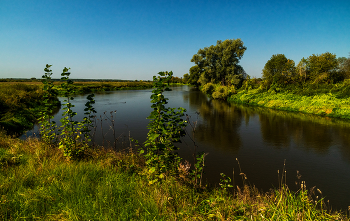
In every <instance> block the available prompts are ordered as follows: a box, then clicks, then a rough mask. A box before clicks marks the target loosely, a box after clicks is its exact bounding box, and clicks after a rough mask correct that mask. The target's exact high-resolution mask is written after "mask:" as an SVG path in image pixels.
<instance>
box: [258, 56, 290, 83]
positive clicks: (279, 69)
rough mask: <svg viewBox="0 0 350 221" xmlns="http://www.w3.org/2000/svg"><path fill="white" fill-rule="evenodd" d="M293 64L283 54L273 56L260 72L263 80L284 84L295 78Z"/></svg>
mask: <svg viewBox="0 0 350 221" xmlns="http://www.w3.org/2000/svg"><path fill="white" fill-rule="evenodd" d="M295 73H296V69H295V63H294V61H293V60H291V59H287V58H286V56H285V55H284V54H274V55H272V57H271V58H270V60H268V61H267V62H266V64H265V66H264V69H263V70H262V75H263V78H265V79H267V80H269V81H271V82H277V81H278V82H280V83H282V82H285V81H288V80H290V79H292V77H294V76H295Z"/></svg>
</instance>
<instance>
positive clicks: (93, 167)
mask: <svg viewBox="0 0 350 221" xmlns="http://www.w3.org/2000/svg"><path fill="white" fill-rule="evenodd" d="M144 169H145V162H144V159H143V157H142V156H141V155H139V154H138V153H135V152H133V151H128V150H126V151H124V152H116V151H114V150H107V149H103V148H102V149H89V151H88V152H87V155H86V158H85V159H83V160H81V161H67V160H66V158H65V157H64V156H63V154H62V152H61V151H60V150H58V149H56V148H49V147H47V146H45V145H44V144H43V143H41V142H40V141H38V140H36V139H27V140H25V141H22V140H19V139H14V138H10V137H8V136H5V135H3V134H0V171H1V172H0V205H1V206H0V219H1V220H21V219H23V220H26V219H28V220H34V219H43V220H347V218H346V217H345V215H344V214H343V215H341V214H340V213H338V212H330V211H328V210H327V208H325V207H320V206H319V205H320V203H321V201H318V203H316V204H315V202H314V200H311V198H310V195H309V194H308V192H307V191H306V190H303V191H299V192H297V193H294V192H292V191H290V190H289V189H288V188H287V187H285V186H283V188H280V189H275V190H272V191H271V192H268V193H261V192H259V191H258V190H257V189H256V188H254V187H248V186H245V187H241V188H239V187H236V188H235V190H234V191H233V192H232V191H229V190H224V189H220V188H212V189H210V188H204V189H203V188H200V189H196V188H193V187H192V186H191V185H189V184H188V183H184V182H181V181H179V180H176V179H174V178H173V177H167V178H166V179H164V180H163V181H162V182H157V183H156V184H153V185H149V184H148V181H147V180H146V179H145V176H141V175H139V174H140V173H142V171H143V170H144ZM236 183H237V182H236Z"/></svg>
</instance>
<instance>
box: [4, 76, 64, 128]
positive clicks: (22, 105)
mask: <svg viewBox="0 0 350 221" xmlns="http://www.w3.org/2000/svg"><path fill="white" fill-rule="evenodd" d="M43 96H44V92H43V90H41V88H40V87H39V86H38V85H32V84H24V83H15V82H14V83H12V82H6V83H0V128H4V129H5V130H6V131H7V133H8V134H12V135H20V134H22V133H23V131H25V130H28V129H30V128H32V127H33V125H34V123H35V122H36V119H37V118H39V117H40V111H41V110H42V108H44V104H43ZM52 102H53V103H54V104H55V106H57V105H59V101H58V99H57V98H54V99H52Z"/></svg>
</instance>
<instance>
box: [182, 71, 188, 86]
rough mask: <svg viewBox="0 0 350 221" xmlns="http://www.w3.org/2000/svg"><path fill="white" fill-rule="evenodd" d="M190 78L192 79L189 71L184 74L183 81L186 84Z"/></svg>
mask: <svg viewBox="0 0 350 221" xmlns="http://www.w3.org/2000/svg"><path fill="white" fill-rule="evenodd" d="M189 80H190V75H189V74H188V73H186V74H184V76H183V79H182V82H183V83H184V84H188V83H189Z"/></svg>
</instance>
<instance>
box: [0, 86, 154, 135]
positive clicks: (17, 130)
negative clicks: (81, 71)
mask: <svg viewBox="0 0 350 221" xmlns="http://www.w3.org/2000/svg"><path fill="white" fill-rule="evenodd" d="M60 84H61V83H60V82H54V89H55V90H57V92H58V96H59V95H61V94H62V92H61V88H60ZM42 88H43V84H42V83H41V82H0V128H3V129H5V130H6V131H7V132H8V134H11V135H20V134H22V133H23V132H24V131H26V130H29V129H31V128H32V127H33V125H34V123H35V122H36V121H37V119H38V118H39V113H40V111H41V110H42V108H43V105H44V104H43V95H44V92H43V90H42ZM146 88H152V82H142V81H141V82H101V81H100V82H75V83H74V93H75V94H85V93H93V92H98V91H114V90H136V89H146ZM53 102H54V103H55V106H57V107H59V106H60V102H59V100H58V99H57V98H54V100H53Z"/></svg>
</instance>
